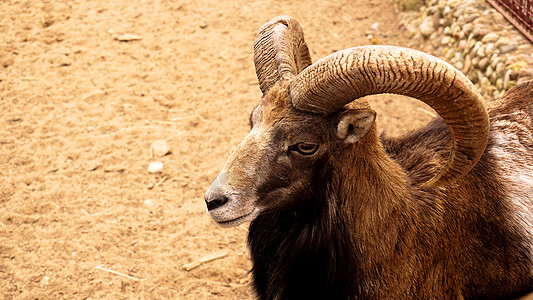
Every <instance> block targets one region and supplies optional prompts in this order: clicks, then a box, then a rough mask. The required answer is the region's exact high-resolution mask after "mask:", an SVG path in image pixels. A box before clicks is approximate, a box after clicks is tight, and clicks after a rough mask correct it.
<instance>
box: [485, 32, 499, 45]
mask: <svg viewBox="0 0 533 300" xmlns="http://www.w3.org/2000/svg"><path fill="white" fill-rule="evenodd" d="M498 39H499V35H498V34H497V33H495V32H489V33H487V35H486V36H484V37H483V39H481V41H482V42H483V43H494V42H496V41H497V40H498Z"/></svg>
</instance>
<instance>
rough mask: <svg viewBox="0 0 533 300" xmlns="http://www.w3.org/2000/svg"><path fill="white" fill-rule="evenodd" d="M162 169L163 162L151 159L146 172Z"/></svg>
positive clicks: (157, 171)
mask: <svg viewBox="0 0 533 300" xmlns="http://www.w3.org/2000/svg"><path fill="white" fill-rule="evenodd" d="M162 170H163V163H162V162H160V161H153V162H151V163H150V165H148V173H151V174H156V173H160V172H161V171H162Z"/></svg>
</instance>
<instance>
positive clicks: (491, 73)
mask: <svg viewBox="0 0 533 300" xmlns="http://www.w3.org/2000/svg"><path fill="white" fill-rule="evenodd" d="M403 1H407V0H397V3H398V6H399V7H405V5H403V4H402V2H403ZM409 1H410V2H413V0H409ZM419 2H420V3H421V5H419V6H418V7H417V8H415V11H406V12H404V14H403V19H402V21H401V26H403V28H405V29H406V32H407V34H408V35H409V37H410V38H411V40H412V42H411V44H410V45H408V47H411V48H415V49H420V50H422V51H425V52H428V53H431V54H433V55H436V56H439V57H441V58H443V59H444V60H446V61H447V62H449V63H451V64H452V65H454V66H455V67H456V68H458V69H459V70H461V71H462V72H463V73H464V74H466V75H467V76H468V77H469V78H470V80H471V81H472V82H473V83H474V84H475V85H476V86H477V87H478V88H479V90H480V92H481V93H482V95H483V96H484V97H485V99H487V101H491V100H494V99H496V98H499V97H500V96H501V95H503V94H504V93H505V92H506V91H507V90H508V89H510V88H511V87H513V86H514V85H516V84H517V83H520V82H523V81H527V80H532V79H533V44H532V43H531V42H530V41H528V40H527V39H526V38H525V37H524V36H523V35H522V34H521V33H520V32H519V31H517V30H516V29H515V28H514V27H513V26H512V25H511V24H510V23H508V22H507V20H505V19H504V18H503V16H502V15H501V14H500V13H499V12H498V11H496V10H495V9H494V8H493V7H492V6H490V4H488V3H487V2H486V1H484V0H466V1H458V0H426V1H423V0H420V1H419ZM411 8H412V7H411Z"/></svg>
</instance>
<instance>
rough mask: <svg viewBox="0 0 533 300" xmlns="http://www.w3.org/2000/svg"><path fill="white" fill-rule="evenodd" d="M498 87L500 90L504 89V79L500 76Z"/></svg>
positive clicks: (497, 81) (497, 82)
mask: <svg viewBox="0 0 533 300" xmlns="http://www.w3.org/2000/svg"><path fill="white" fill-rule="evenodd" d="M496 88H497V89H498V90H501V89H503V79H501V78H498V79H497V80H496Z"/></svg>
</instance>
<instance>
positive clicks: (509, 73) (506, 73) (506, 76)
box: [503, 70, 513, 90]
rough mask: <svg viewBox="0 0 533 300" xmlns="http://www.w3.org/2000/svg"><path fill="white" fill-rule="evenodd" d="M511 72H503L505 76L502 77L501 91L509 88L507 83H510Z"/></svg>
mask: <svg viewBox="0 0 533 300" xmlns="http://www.w3.org/2000/svg"><path fill="white" fill-rule="evenodd" d="M512 72H513V71H511V70H507V72H505V76H504V77H503V89H504V90H507V89H508V88H509V82H510V81H511V73H512Z"/></svg>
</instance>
